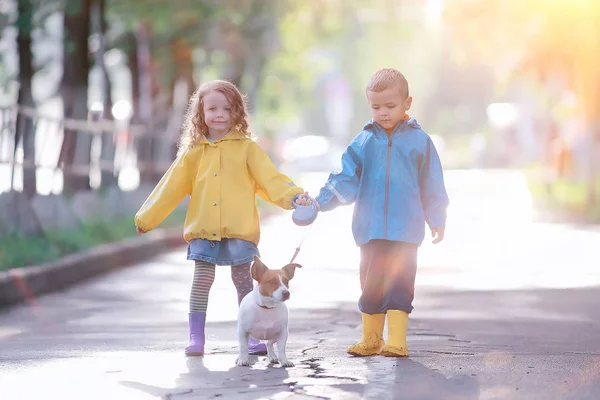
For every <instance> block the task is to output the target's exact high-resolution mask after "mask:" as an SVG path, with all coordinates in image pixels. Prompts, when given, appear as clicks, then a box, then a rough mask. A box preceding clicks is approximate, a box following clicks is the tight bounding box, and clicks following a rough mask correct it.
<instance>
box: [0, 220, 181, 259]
mask: <svg viewBox="0 0 600 400" xmlns="http://www.w3.org/2000/svg"><path fill="white" fill-rule="evenodd" d="M184 219H185V212H184V211H175V212H174V213H173V214H171V215H170V216H169V218H167V220H165V222H163V223H162V224H161V227H162V228H169V227H175V226H182V225H183V221H184ZM136 235H137V233H136V230H135V226H134V224H133V215H132V216H130V217H126V218H123V219H118V220H114V221H104V220H98V221H88V222H86V223H84V224H82V225H80V226H78V227H74V228H70V229H56V230H52V231H48V232H46V233H45V235H43V236H36V237H31V236H29V237H26V236H23V235H16V234H15V235H8V236H3V237H2V240H0V270H6V269H9V268H18V267H23V266H27V265H35V264H41V263H44V262H48V261H53V260H56V259H59V258H61V257H63V256H65V255H68V254H73V253H77V252H80V251H84V250H87V249H90V248H92V247H95V246H99V245H102V244H106V243H111V242H115V241H119V240H123V239H126V238H129V237H133V236H136Z"/></svg>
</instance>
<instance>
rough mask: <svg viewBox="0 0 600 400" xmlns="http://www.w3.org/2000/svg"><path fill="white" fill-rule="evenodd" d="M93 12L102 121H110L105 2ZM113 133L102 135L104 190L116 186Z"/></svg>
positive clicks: (97, 0)
mask: <svg viewBox="0 0 600 400" xmlns="http://www.w3.org/2000/svg"><path fill="white" fill-rule="evenodd" d="M94 6H95V7H94V12H95V15H96V19H97V23H98V37H99V41H100V45H99V46H98V51H97V52H96V64H97V65H98V66H99V67H100V70H101V71H102V105H103V109H104V119H112V118H113V116H112V106H113V104H112V96H111V81H110V76H109V75H108V69H107V68H106V64H105V63H104V54H105V53H106V29H107V26H106V0H95V4H94ZM115 139H116V137H115V132H103V133H102V147H101V150H100V167H101V178H100V186H101V188H103V189H105V188H108V187H111V186H116V185H117V184H118V177H117V175H116V173H115V170H114V165H115V154H116V143H115Z"/></svg>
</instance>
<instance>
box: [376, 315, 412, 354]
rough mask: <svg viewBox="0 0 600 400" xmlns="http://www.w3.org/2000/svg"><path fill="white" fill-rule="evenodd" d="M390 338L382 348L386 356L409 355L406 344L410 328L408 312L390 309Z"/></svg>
mask: <svg viewBox="0 0 600 400" xmlns="http://www.w3.org/2000/svg"><path fill="white" fill-rule="evenodd" d="M387 320H388V340H387V344H386V345H385V346H383V348H382V349H381V352H380V353H379V354H381V355H382V356H385V357H408V347H407V346H406V330H407V328H408V313H406V312H404V311H400V310H388V312H387Z"/></svg>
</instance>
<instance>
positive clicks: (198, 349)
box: [185, 312, 206, 356]
mask: <svg viewBox="0 0 600 400" xmlns="http://www.w3.org/2000/svg"><path fill="white" fill-rule="evenodd" d="M189 319H190V344H189V345H188V346H187V347H186V348H185V355H186V356H202V355H204V341H205V339H204V325H205V324H206V313H205V312H193V313H190V315H189Z"/></svg>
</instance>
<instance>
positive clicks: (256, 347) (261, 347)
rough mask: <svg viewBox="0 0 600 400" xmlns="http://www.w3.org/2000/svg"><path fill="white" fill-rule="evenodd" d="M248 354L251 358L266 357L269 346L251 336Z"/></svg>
mask: <svg viewBox="0 0 600 400" xmlns="http://www.w3.org/2000/svg"><path fill="white" fill-rule="evenodd" d="M248 354H250V355H251V356H264V355H266V354H267V345H266V344H264V343H262V342H261V341H260V340H256V339H254V338H253V337H252V336H250V339H248Z"/></svg>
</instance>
